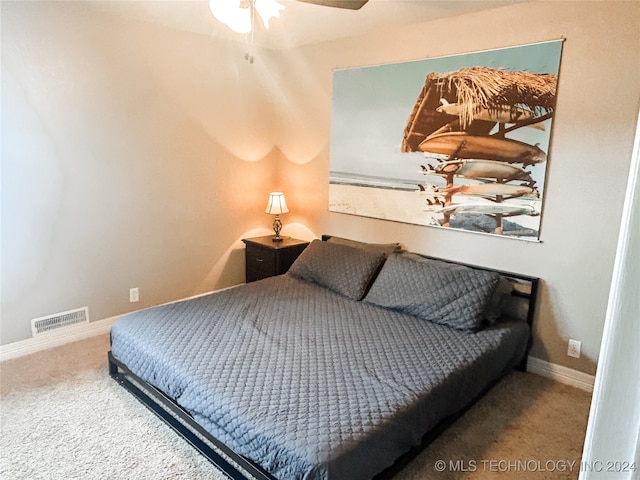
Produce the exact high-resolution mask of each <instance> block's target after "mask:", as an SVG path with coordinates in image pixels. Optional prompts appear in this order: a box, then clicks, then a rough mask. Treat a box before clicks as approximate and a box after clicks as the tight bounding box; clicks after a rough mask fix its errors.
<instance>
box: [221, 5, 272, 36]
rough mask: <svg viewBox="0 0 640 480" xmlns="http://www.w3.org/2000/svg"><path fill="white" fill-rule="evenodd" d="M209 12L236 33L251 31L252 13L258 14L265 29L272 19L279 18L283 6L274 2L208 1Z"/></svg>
mask: <svg viewBox="0 0 640 480" xmlns="http://www.w3.org/2000/svg"><path fill="white" fill-rule="evenodd" d="M209 10H211V13H212V14H213V16H214V17H216V19H217V20H218V21H220V22H222V23H224V24H225V25H226V26H228V27H229V28H230V29H231V30H233V31H234V32H238V33H249V32H250V31H251V30H252V29H253V13H254V11H255V12H257V13H258V15H259V16H260V18H261V19H262V23H264V26H265V28H267V29H268V28H269V20H271V18H272V17H278V18H279V17H280V10H284V5H281V4H279V3H278V2H276V0H209Z"/></svg>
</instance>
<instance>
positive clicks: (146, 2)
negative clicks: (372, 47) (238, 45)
mask: <svg viewBox="0 0 640 480" xmlns="http://www.w3.org/2000/svg"><path fill="white" fill-rule="evenodd" d="M88 1H90V3H92V4H93V5H95V6H96V7H98V8H100V9H104V10H108V11H110V12H111V13H113V14H116V15H119V16H123V17H126V18H129V19H135V20H141V21H146V22H151V23H154V24H159V25H163V26H166V27H169V28H174V29H179V30H185V31H190V32H195V33H200V34H203V35H208V36H212V35H213V36H223V37H225V38H231V39H233V38H234V37H237V39H238V41H244V40H245V37H244V35H241V34H238V33H234V32H232V31H230V30H229V29H228V28H227V27H226V26H224V25H222V24H220V23H219V22H218V21H217V20H216V19H215V18H214V17H213V15H211V12H210V11H209V1H208V0H111V1H94V0H88ZM279 1H280V3H282V4H283V5H284V6H285V9H284V10H283V11H282V12H281V17H280V18H274V19H272V20H271V24H270V28H269V30H268V31H266V30H265V29H264V27H263V26H262V24H261V23H260V24H259V25H258V26H257V27H256V29H255V36H254V42H255V43H256V45H260V46H263V47H268V48H289V47H295V46H300V45H306V44H312V43H318V42H322V41H326V40H333V39H337V38H344V37H350V36H356V35H361V34H364V33H367V32H369V31H372V30H375V29H377V28H383V27H386V26H389V25H402V24H404V25H406V24H410V23H418V22H425V21H429V20H435V19H439V18H444V17H448V16H455V15H462V14H466V13H470V12H475V11H479V10H488V9H491V8H496V7H500V6H505V5H509V4H514V3H519V2H522V1H524V0H369V2H368V3H367V4H365V5H364V7H362V8H361V9H360V10H347V9H341V8H332V7H326V6H318V5H312V4H308V3H302V2H298V1H296V0H279Z"/></svg>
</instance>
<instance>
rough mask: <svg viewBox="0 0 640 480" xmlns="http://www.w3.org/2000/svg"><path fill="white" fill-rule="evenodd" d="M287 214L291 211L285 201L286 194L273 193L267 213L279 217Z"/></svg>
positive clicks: (270, 196) (270, 195)
mask: <svg viewBox="0 0 640 480" xmlns="http://www.w3.org/2000/svg"><path fill="white" fill-rule="evenodd" d="M287 212H289V209H288V208H287V202H285V200H284V193H282V192H271V193H270V194H269V202H268V203H267V208H266V210H265V213H270V214H272V215H279V214H281V213H287Z"/></svg>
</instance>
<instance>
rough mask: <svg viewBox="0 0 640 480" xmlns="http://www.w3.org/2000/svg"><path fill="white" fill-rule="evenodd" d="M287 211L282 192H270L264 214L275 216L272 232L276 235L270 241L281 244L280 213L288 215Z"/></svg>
mask: <svg viewBox="0 0 640 480" xmlns="http://www.w3.org/2000/svg"><path fill="white" fill-rule="evenodd" d="M288 212H289V209H288V208H287V202H285V201H284V193H282V192H271V193H270V194H269V203H267V208H266V210H265V213H269V214H271V215H275V216H276V218H275V220H274V221H273V231H274V232H275V233H276V235H275V237H273V238H272V239H271V240H273V241H274V242H281V241H282V237H281V236H280V230H282V222H281V221H280V214H281V213H288Z"/></svg>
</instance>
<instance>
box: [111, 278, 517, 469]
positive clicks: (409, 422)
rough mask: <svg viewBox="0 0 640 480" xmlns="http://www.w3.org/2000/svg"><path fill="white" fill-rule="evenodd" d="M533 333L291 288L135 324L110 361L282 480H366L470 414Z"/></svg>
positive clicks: (123, 330)
mask: <svg viewBox="0 0 640 480" xmlns="http://www.w3.org/2000/svg"><path fill="white" fill-rule="evenodd" d="M528 335H529V330H528V326H527V324H526V323H524V322H515V321H511V322H499V323H497V324H496V325H493V326H491V327H489V328H486V329H483V330H481V331H479V332H476V333H468V332H462V331H458V330H454V329H452V328H449V327H447V326H444V325H438V324H436V323H432V322H429V321H425V320H420V319H418V318H415V317H413V316H410V315H406V314H403V313H399V312H397V311H394V310H390V309H387V308H382V307H378V306H375V305H372V304H369V303H366V302H362V301H355V300H351V299H349V298H347V297H345V296H342V295H339V294H337V293H334V292H332V291H330V290H328V289H326V288H323V287H321V286H318V285H316V284H313V283H310V282H306V281H303V280H300V279H298V278H295V277H293V276H290V275H282V276H279V277H273V278H268V279H265V280H261V281H259V282H254V283H251V284H246V285H242V286H239V287H235V288H231V289H228V290H224V291H220V292H216V293H213V294H210V295H207V296H203V297H199V298H195V299H191V300H187V301H182V302H179V303H174V304H169V305H164V306H160V307H156V308H151V309H148V310H143V311H139V312H135V313H133V314H130V315H127V316H125V317H123V318H122V319H120V320H119V321H118V322H116V324H115V325H114V326H113V327H112V330H111V343H112V354H113V356H114V357H115V358H116V359H118V360H119V361H121V362H122V363H124V364H125V365H126V366H127V367H128V368H129V369H130V370H131V371H132V372H133V373H134V374H136V375H137V376H139V377H140V378H142V379H143V380H145V381H146V382H148V383H150V384H151V385H153V386H155V387H157V388H158V389H160V390H161V391H163V392H164V393H165V394H166V395H168V396H169V397H171V398H173V399H174V400H175V401H176V403H177V404H179V405H180V406H181V407H183V408H184V409H185V410H186V411H187V412H189V413H190V414H191V415H192V416H193V418H194V419H195V420H196V421H197V422H198V423H199V424H200V425H201V426H202V427H204V428H205V429H206V430H207V431H208V432H209V433H211V434H212V435H213V436H214V437H216V438H218V439H219V440H221V441H222V442H224V443H225V444H226V445H227V446H229V447H230V448H232V449H233V450H234V451H235V452H236V453H238V454H240V455H242V456H245V457H247V458H249V459H250V460H252V461H253V462H255V463H256V464H258V465H260V466H261V467H262V468H263V469H264V470H266V471H267V472H269V473H271V474H272V475H274V476H275V477H277V478H280V479H287V480H288V479H336V480H337V479H348V480H358V479H367V478H371V477H372V476H374V475H375V474H376V473H378V472H380V471H382V470H383V469H384V468H386V467H388V466H390V465H391V464H392V463H393V462H394V460H395V459H396V458H397V457H398V456H400V455H401V454H403V453H404V452H406V451H407V450H408V449H409V448H411V447H412V446H414V445H417V444H419V443H420V440H421V437H422V436H423V434H424V433H426V432H427V431H428V430H430V429H431V428H432V427H434V426H435V425H436V424H437V423H438V422H439V421H440V420H441V419H443V418H444V417H446V416H448V415H451V414H453V413H455V412H457V411H458V410H460V409H461V408H463V407H465V406H466V405H468V404H469V403H470V402H471V401H472V400H473V399H474V398H475V397H476V396H477V395H478V394H480V393H481V392H482V391H483V390H484V389H485V388H486V387H487V385H489V384H491V383H492V382H493V381H494V380H496V379H497V378H499V377H500V376H501V375H502V374H503V373H504V372H505V371H507V370H508V369H510V368H512V367H513V366H514V365H515V364H517V363H518V361H519V360H520V359H521V358H522V356H523V354H524V352H525V351H526V347H527V340H528Z"/></svg>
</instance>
